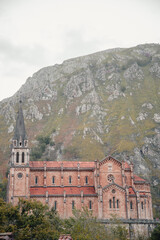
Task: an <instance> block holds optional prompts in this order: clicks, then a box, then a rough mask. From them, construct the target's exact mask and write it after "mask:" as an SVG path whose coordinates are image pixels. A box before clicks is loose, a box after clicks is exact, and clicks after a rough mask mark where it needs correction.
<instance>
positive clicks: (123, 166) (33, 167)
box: [8, 149, 153, 219]
mask: <svg viewBox="0 0 160 240" xmlns="http://www.w3.org/2000/svg"><path fill="white" fill-rule="evenodd" d="M16 151H17V149H16ZM23 151H24V152H25V153H26V155H27V151H28V150H27V149H24V150H23ZM13 152H14V150H13ZM12 155H14V154H12ZM27 157H28V156H27ZM8 193H9V194H8V201H9V202H12V204H13V205H16V204H17V203H18V199H19V198H27V199H36V200H38V201H41V202H42V203H43V204H48V205H49V207H50V208H51V207H54V208H55V209H56V211H57V212H58V213H59V215H60V217H61V218H69V217H71V216H72V215H73V209H75V208H76V209H82V208H83V207H87V208H88V209H89V211H92V213H93V215H94V216H96V217H97V218H99V219H108V218H111V217H112V216H113V215H116V216H117V217H118V218H122V219H152V218H153V216H152V197H151V192H150V185H149V183H148V182H147V181H146V180H144V179H142V178H140V177H138V176H136V175H134V173H133V165H132V164H130V165H129V164H128V163H126V162H123V161H122V162H120V161H118V160H116V159H114V158H113V157H107V158H105V159H103V160H102V161H94V162H78V161H77V162H75V161H74V162H71V161H69V162H66V161H65V162H64V161H62V162H57V161H34V162H33V161H27V159H25V161H24V163H23V164H22V162H19V163H16V162H14V161H13V164H12V165H11V167H10V172H9V192H8Z"/></svg>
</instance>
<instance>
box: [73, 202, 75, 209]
mask: <svg viewBox="0 0 160 240" xmlns="http://www.w3.org/2000/svg"><path fill="white" fill-rule="evenodd" d="M74 208H75V202H74V201H72V209H74Z"/></svg>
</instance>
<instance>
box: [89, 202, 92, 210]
mask: <svg viewBox="0 0 160 240" xmlns="http://www.w3.org/2000/svg"><path fill="white" fill-rule="evenodd" d="M89 209H90V210H91V209H92V201H89Z"/></svg>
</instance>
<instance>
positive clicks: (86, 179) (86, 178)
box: [85, 176, 88, 184]
mask: <svg viewBox="0 0 160 240" xmlns="http://www.w3.org/2000/svg"><path fill="white" fill-rule="evenodd" d="M85 182H86V184H88V176H86V177H85Z"/></svg>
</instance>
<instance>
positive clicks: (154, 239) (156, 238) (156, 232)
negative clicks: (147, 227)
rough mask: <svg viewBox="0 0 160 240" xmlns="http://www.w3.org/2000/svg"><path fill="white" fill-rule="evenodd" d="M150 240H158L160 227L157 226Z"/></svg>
mask: <svg viewBox="0 0 160 240" xmlns="http://www.w3.org/2000/svg"><path fill="white" fill-rule="evenodd" d="M150 239H151V240H159V239H160V225H158V226H157V227H156V228H155V229H154V230H153V232H152V234H151V238H150Z"/></svg>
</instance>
